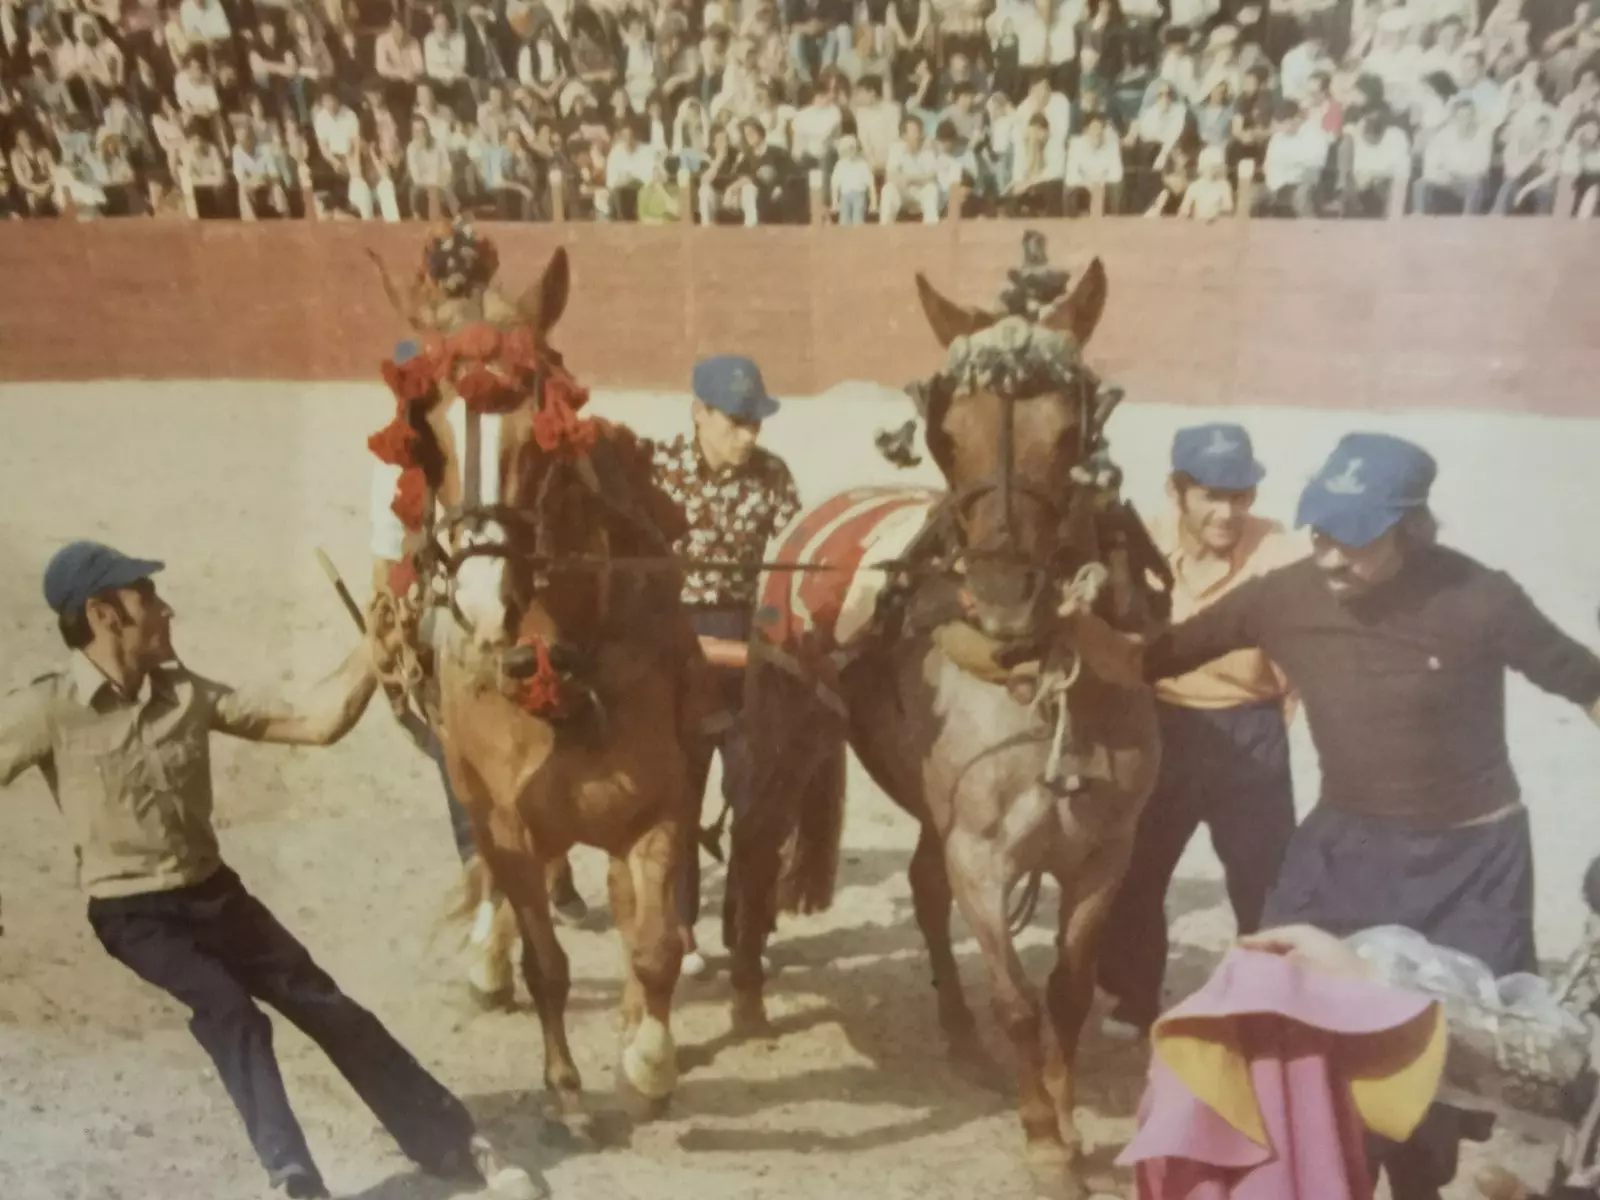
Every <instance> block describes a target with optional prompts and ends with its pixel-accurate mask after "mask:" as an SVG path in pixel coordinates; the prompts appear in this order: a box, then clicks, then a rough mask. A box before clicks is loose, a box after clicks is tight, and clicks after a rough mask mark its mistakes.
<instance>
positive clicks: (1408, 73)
mask: <svg viewBox="0 0 1600 1200" xmlns="http://www.w3.org/2000/svg"><path fill="white" fill-rule="evenodd" d="M1410 31H1411V18H1410V16H1408V15H1407V13H1406V10H1405V9H1403V8H1392V9H1389V10H1388V11H1387V12H1385V13H1383V14H1382V15H1381V16H1379V17H1378V19H1377V21H1376V23H1375V24H1374V27H1373V33H1372V48H1371V49H1370V50H1368V51H1367V52H1366V54H1365V55H1364V56H1363V57H1362V59H1361V70H1362V72H1363V73H1364V74H1367V75H1372V76H1374V77H1376V78H1377V79H1378V81H1379V82H1381V83H1382V84H1383V96H1384V100H1385V102H1386V103H1388V104H1389V106H1390V107H1391V108H1393V109H1394V110H1395V111H1396V112H1404V111H1406V110H1408V109H1409V108H1410V107H1411V105H1412V103H1413V102H1414V101H1415V100H1416V99H1417V95H1418V91H1419V89H1420V87H1421V83H1422V50H1421V48H1420V47H1418V46H1417V45H1416V43H1414V42H1412V41H1410V40H1409V35H1410Z"/></svg>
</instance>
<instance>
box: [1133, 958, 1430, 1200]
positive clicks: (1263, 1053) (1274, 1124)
mask: <svg viewBox="0 0 1600 1200" xmlns="http://www.w3.org/2000/svg"><path fill="white" fill-rule="evenodd" d="M1428 1004H1429V1002H1428V1001H1427V1000H1426V999H1424V998H1423V997H1421V996H1418V995H1415V994H1413V993H1409V992H1404V991H1400V990H1398V989H1396V988H1392V987H1388V986H1386V985H1383V984H1380V983H1372V982H1368V981H1365V980H1356V979H1344V978H1336V977H1332V976H1325V975H1318V974H1313V973H1311V972H1307V971H1305V970H1303V969H1302V968H1300V967H1298V966H1296V965H1295V964H1292V963H1290V962H1288V961H1287V960H1285V959H1283V958H1281V957H1279V956H1277V955H1273V954H1261V953H1256V952H1252V951H1245V950H1237V949H1236V950H1234V951H1232V952H1231V953H1230V954H1229V955H1228V956H1227V957H1226V958H1225V959H1223V961H1222V963H1221V964H1220V965H1219V966H1218V968H1217V970H1216V971H1215V972H1214V973H1213V974H1212V976H1211V978H1210V979H1209V980H1208V981H1207V982H1206V984H1205V986H1204V987H1202V988H1201V989H1200V990H1199V991H1198V992H1196V993H1195V994H1194V995H1192V996H1190V997H1189V998H1188V999H1187V1000H1185V1001H1184V1002H1183V1003H1182V1004H1181V1005H1179V1006H1178V1007H1177V1008H1175V1009H1173V1010H1172V1012H1171V1013H1169V1014H1168V1017H1167V1019H1168V1020H1173V1019H1176V1018H1179V1017H1193V1018H1231V1019H1232V1024H1231V1027H1230V1026H1229V1025H1226V1024H1224V1023H1222V1022H1221V1021H1219V1023H1218V1029H1219V1032H1221V1031H1223V1030H1225V1029H1226V1030H1228V1032H1229V1033H1230V1034H1231V1037H1230V1040H1236V1041H1237V1043H1238V1044H1239V1046H1240V1048H1241V1049H1242V1051H1243V1053H1244V1054H1245V1056H1246V1058H1247V1059H1248V1060H1249V1075H1250V1081H1251V1085H1252V1087H1253V1089H1254V1093H1255V1102H1256V1105H1257V1107H1258V1109H1259V1111H1260V1114H1261V1118H1262V1123H1263V1125H1264V1126H1265V1129H1266V1132H1267V1138H1268V1144H1267V1145H1265V1146H1263V1145H1261V1144H1259V1143H1257V1142H1255V1141H1253V1140H1252V1139H1251V1138H1249V1137H1247V1136H1246V1135H1245V1134H1244V1133H1242V1132H1240V1131H1239V1130H1238V1129H1236V1128H1234V1127H1233V1126H1232V1125H1231V1124H1229V1123H1228V1122H1227V1121H1225V1120H1224V1119H1223V1118H1222V1117H1221V1116H1220V1115H1219V1114H1218V1113H1217V1112H1215V1111H1214V1110H1213V1109H1211V1108H1210V1107H1208V1106H1207V1105H1206V1104H1204V1103H1203V1102H1202V1101H1201V1100H1200V1099H1199V1098H1197V1097H1196V1096H1195V1095H1194V1094H1193V1093H1191V1092H1190V1091H1189V1090H1188V1088H1186V1087H1185V1086H1184V1085H1183V1083H1182V1082H1181V1081H1180V1080H1179V1078H1178V1077H1177V1076H1176V1075H1175V1074H1174V1073H1173V1072H1172V1071H1171V1069H1169V1068H1168V1067H1167V1066H1166V1065H1165V1064H1164V1063H1163V1062H1162V1061H1161V1060H1160V1058H1159V1057H1156V1058H1153V1060H1152V1064H1151V1068H1150V1076H1149V1080H1148V1083H1147V1085H1146V1089H1145V1094H1144V1098H1143V1100H1142V1101H1141V1103H1140V1106H1139V1114H1138V1121H1139V1129H1138V1132H1137V1133H1136V1134H1135V1136H1134V1138H1133V1140H1132V1141H1131V1142H1130V1143H1129V1144H1128V1146H1127V1148H1126V1149H1125V1150H1124V1151H1123V1152H1122V1154H1121V1155H1120V1156H1119V1157H1118V1159H1117V1161H1118V1163H1119V1164H1122V1165H1132V1166H1133V1167H1134V1174H1135V1179H1136V1181H1137V1196H1138V1200H1371V1197H1372V1192H1373V1183H1372V1179H1371V1177H1370V1175H1369V1174H1368V1171H1367V1164H1366V1155H1365V1153H1364V1150H1363V1132H1364V1130H1363V1125H1362V1119H1361V1116H1360V1114H1359V1113H1358V1111H1357V1109H1356V1104H1355V1101H1354V1099H1353V1098H1352V1094H1351V1089H1350V1082H1349V1080H1348V1079H1345V1078H1343V1077H1341V1076H1340V1074H1339V1073H1338V1071H1337V1069H1336V1066H1337V1063H1336V1056H1335V1051H1336V1049H1337V1046H1338V1043H1339V1040H1340V1039H1341V1038H1342V1037H1349V1036H1353V1035H1362V1034H1374V1033H1381V1032H1384V1031H1388V1030H1392V1029H1396V1028H1398V1027H1400V1026H1402V1025H1405V1024H1407V1023H1409V1022H1411V1021H1413V1020H1415V1019H1416V1018H1417V1017H1419V1016H1420V1015H1421V1014H1422V1013H1423V1012H1424V1011H1425V1010H1426V1009H1427V1007H1428Z"/></svg>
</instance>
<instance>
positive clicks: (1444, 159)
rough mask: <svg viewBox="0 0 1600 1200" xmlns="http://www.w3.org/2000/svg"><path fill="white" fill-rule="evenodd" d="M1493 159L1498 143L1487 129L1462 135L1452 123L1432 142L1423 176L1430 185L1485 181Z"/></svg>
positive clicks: (1431, 140) (1438, 132)
mask: <svg viewBox="0 0 1600 1200" xmlns="http://www.w3.org/2000/svg"><path fill="white" fill-rule="evenodd" d="M1493 156H1494V143H1493V141H1492V139H1491V136H1490V133H1489V131H1488V130H1487V129H1485V128H1483V126H1481V125H1480V126H1479V127H1478V128H1477V129H1475V130H1474V131H1473V132H1471V133H1462V132H1461V130H1460V129H1458V128H1457V127H1456V124H1455V122H1454V121H1452V122H1450V123H1449V124H1448V125H1446V126H1444V127H1443V128H1442V129H1440V130H1438V131H1437V132H1436V133H1435V134H1434V135H1433V137H1431V138H1429V139H1428V148H1427V149H1426V150H1424V151H1423V152H1422V177H1423V178H1424V179H1426V180H1427V181H1428V182H1429V183H1454V182H1456V181H1458V180H1465V179H1481V178H1482V177H1483V176H1485V175H1487V174H1488V173H1489V163H1490V160H1491V159H1492V158H1493Z"/></svg>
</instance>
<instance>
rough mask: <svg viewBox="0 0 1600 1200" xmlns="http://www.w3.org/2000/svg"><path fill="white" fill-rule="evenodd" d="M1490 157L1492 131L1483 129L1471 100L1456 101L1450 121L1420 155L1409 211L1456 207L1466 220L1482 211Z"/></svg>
mask: <svg viewBox="0 0 1600 1200" xmlns="http://www.w3.org/2000/svg"><path fill="white" fill-rule="evenodd" d="M1493 154H1494V143H1493V131H1492V130H1490V129H1487V128H1485V127H1484V124H1483V122H1482V121H1481V120H1480V119H1479V117H1478V110H1477V108H1476V107H1475V106H1474V105H1473V103H1472V101H1471V100H1468V99H1466V98H1465V97H1460V98H1458V99H1457V100H1456V101H1455V102H1454V103H1453V104H1452V105H1451V108H1450V120H1449V121H1448V122H1447V123H1446V124H1445V125H1444V126H1443V127H1442V128H1441V129H1439V130H1438V131H1437V132H1436V133H1435V134H1434V135H1433V136H1432V137H1431V138H1430V139H1429V140H1428V147H1427V149H1426V150H1424V151H1423V154H1422V175H1421V177H1420V178H1418V179H1417V181H1416V182H1415V183H1414V184H1412V187H1411V207H1412V210H1413V211H1414V212H1419V213H1437V212H1440V211H1442V209H1443V208H1445V207H1448V206H1450V205H1451V204H1459V205H1460V206H1461V211H1462V212H1464V213H1466V214H1467V215H1469V216H1470V215H1472V214H1474V213H1478V212H1481V211H1483V205H1484V202H1485V199H1486V197H1485V196H1484V187H1485V185H1486V183H1487V181H1488V176H1489V167H1490V165H1491V162H1492V159H1493Z"/></svg>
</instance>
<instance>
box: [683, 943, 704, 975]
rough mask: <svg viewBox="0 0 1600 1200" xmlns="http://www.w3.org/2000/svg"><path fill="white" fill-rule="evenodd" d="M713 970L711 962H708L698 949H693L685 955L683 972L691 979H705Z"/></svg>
mask: <svg viewBox="0 0 1600 1200" xmlns="http://www.w3.org/2000/svg"><path fill="white" fill-rule="evenodd" d="M710 970H711V964H710V963H708V962H706V960H705V955H703V954H701V953H700V951H698V950H691V951H689V953H687V954H685V955H684V956H683V974H684V975H685V977H687V978H689V979H704V978H705V977H706V974H707V973H708V972H709V971H710Z"/></svg>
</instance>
